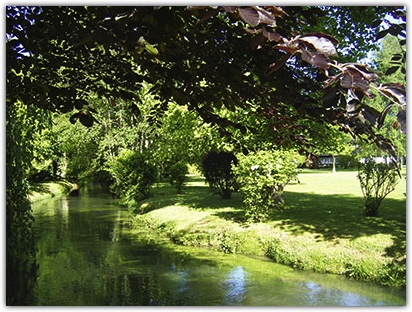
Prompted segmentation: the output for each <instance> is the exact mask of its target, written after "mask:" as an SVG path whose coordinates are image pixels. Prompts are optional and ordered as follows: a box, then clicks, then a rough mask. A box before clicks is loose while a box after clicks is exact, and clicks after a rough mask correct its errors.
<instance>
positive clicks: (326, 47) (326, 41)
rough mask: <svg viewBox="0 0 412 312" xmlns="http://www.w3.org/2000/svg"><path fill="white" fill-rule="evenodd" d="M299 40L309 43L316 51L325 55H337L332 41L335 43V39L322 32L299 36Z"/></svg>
mask: <svg viewBox="0 0 412 312" xmlns="http://www.w3.org/2000/svg"><path fill="white" fill-rule="evenodd" d="M299 40H300V41H303V42H305V43H307V44H309V45H310V46H311V47H312V48H313V49H315V50H316V51H317V52H318V53H321V54H325V55H326V56H337V53H336V48H335V46H334V43H337V41H336V39H335V38H333V37H331V36H328V35H325V34H322V33H314V34H311V35H304V36H301V37H300V38H299Z"/></svg>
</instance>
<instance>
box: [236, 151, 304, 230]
mask: <svg viewBox="0 0 412 312" xmlns="http://www.w3.org/2000/svg"><path fill="white" fill-rule="evenodd" d="M298 158H299V155H298V154H296V153H294V152H282V151H258V152H255V153H251V154H249V155H247V156H244V155H242V156H239V163H238V165H237V166H234V168H233V170H234V173H235V176H236V179H237V182H238V183H239V186H240V191H241V192H242V193H243V195H244V200H243V202H244V204H245V206H246V209H247V210H246V217H247V218H248V220H249V221H252V222H253V221H257V222H260V221H264V220H265V219H266V217H267V215H268V212H269V210H270V209H280V208H282V207H283V205H284V199H283V189H284V187H285V186H286V185H287V184H288V183H289V182H290V181H291V180H292V179H296V178H297V167H298V164H299V161H298Z"/></svg>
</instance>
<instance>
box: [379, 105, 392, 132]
mask: <svg viewBox="0 0 412 312" xmlns="http://www.w3.org/2000/svg"><path fill="white" fill-rule="evenodd" d="M392 106H393V103H392V102H391V103H389V104H388V105H386V107H385V108H384V109H383V110H382V112H381V113H380V115H379V118H378V120H377V128H378V129H380V128H381V127H382V125H383V122H384V121H385V118H386V115H387V114H388V112H389V111H390V110H391V108H392Z"/></svg>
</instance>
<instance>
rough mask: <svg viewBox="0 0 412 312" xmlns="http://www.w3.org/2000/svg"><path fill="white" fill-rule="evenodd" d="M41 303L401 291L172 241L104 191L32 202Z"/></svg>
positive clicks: (355, 302) (372, 296)
mask: <svg viewBox="0 0 412 312" xmlns="http://www.w3.org/2000/svg"><path fill="white" fill-rule="evenodd" d="M33 214H34V217H35V220H36V221H35V228H34V230H35V235H36V238H37V246H38V255H37V257H38V263H39V276H38V280H37V285H36V305H42V306H149V305H153V306H329V307H331V306H399V305H406V293H405V291H399V290H393V289H388V288H385V287H380V286H376V285H370V284H367V283H361V282H356V281H350V280H347V279H345V278H343V277H340V276H334V275H327V274H316V273H310V272H309V273H308V272H302V271H297V270H294V269H292V268H289V267H287V266H283V265H279V264H276V263H273V262H271V261H268V260H267V259H263V258H256V257H250V256H242V255H232V254H223V253H221V252H217V251H213V250H207V249H203V248H195V247H183V246H176V245H173V244H171V243H170V242H168V241H166V240H164V239H161V238H159V237H158V236H157V235H155V234H154V233H151V232H149V231H148V230H147V229H143V228H142V229H137V230H136V229H132V228H131V226H130V223H129V222H128V218H127V209H126V208H124V207H122V206H120V205H117V204H116V201H115V200H114V199H113V198H111V197H110V196H108V195H105V194H104V193H90V194H88V195H87V194H81V196H79V197H70V196H68V197H59V198H55V199H50V200H46V201H42V202H38V203H35V204H33Z"/></svg>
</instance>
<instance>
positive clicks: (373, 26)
mask: <svg viewBox="0 0 412 312" xmlns="http://www.w3.org/2000/svg"><path fill="white" fill-rule="evenodd" d="M380 24H382V20H380V19H378V20H375V21H374V22H373V23H372V24H371V27H372V28H376V27H378V26H379V25H380Z"/></svg>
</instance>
